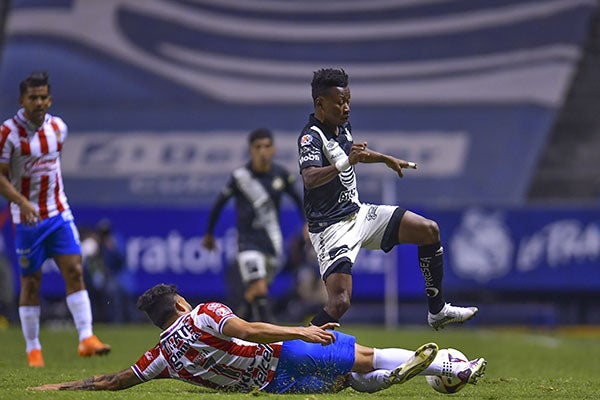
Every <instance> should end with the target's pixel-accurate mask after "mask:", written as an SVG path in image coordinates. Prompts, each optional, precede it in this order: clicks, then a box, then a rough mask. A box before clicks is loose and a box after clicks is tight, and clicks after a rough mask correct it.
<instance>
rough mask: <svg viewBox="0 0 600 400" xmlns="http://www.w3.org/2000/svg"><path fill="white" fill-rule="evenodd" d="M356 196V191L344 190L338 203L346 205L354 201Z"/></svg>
mask: <svg viewBox="0 0 600 400" xmlns="http://www.w3.org/2000/svg"><path fill="white" fill-rule="evenodd" d="M355 196H356V189H350V190H344V191H343V192H342V193H340V197H338V203H345V202H347V201H352V199H353V198H354V197H355Z"/></svg>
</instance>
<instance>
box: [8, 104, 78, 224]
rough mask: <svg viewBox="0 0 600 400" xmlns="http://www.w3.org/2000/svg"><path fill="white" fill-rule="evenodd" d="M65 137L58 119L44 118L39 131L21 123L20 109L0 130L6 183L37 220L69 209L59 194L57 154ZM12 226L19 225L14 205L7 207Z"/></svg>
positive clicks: (60, 177) (59, 182)
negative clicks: (28, 204)
mask: <svg viewBox="0 0 600 400" xmlns="http://www.w3.org/2000/svg"><path fill="white" fill-rule="evenodd" d="M66 137H67V125H66V124H65V123H64V122H63V120H62V119H60V118H59V117H56V116H52V115H50V114H46V118H45V121H44V123H43V125H42V126H41V127H40V128H39V129H37V130H36V129H35V127H33V126H32V124H31V123H30V122H29V121H28V120H27V119H25V117H24V115H23V109H21V110H19V111H18V112H17V114H16V115H15V116H14V117H13V118H11V119H8V120H6V121H4V123H3V124H2V127H1V128H0V163H6V164H8V165H9V174H10V176H9V179H10V181H11V183H12V185H13V186H14V187H15V189H16V190H17V191H18V192H20V193H21V194H22V195H23V196H25V197H26V198H28V199H29V201H30V202H32V203H33V204H34V205H35V206H36V208H37V209H38V212H39V214H40V218H41V219H46V218H49V217H53V216H55V215H57V214H59V213H61V212H62V211H64V210H68V209H69V205H68V204H67V196H66V195H65V192H64V190H63V181H62V174H61V169H60V151H61V149H62V144H63V142H64V141H65V139H66ZM10 210H11V213H12V217H13V222H14V223H15V224H18V223H20V222H21V211H20V208H19V206H18V205H17V204H14V203H12V204H11V207H10Z"/></svg>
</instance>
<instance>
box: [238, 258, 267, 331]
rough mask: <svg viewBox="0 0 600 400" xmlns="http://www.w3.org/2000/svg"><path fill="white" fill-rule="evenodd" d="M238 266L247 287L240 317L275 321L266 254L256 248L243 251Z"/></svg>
mask: <svg viewBox="0 0 600 400" xmlns="http://www.w3.org/2000/svg"><path fill="white" fill-rule="evenodd" d="M238 266H239V268H240V276H241V278H242V283H243V284H244V287H245V289H244V303H243V305H242V307H241V308H240V310H241V311H240V317H242V318H244V319H248V320H253V321H263V322H273V321H274V318H273V314H272V312H271V307H270V304H269V297H268V296H269V283H268V282H269V281H268V271H267V259H266V257H265V255H264V254H262V253H261V252H259V251H256V250H249V251H241V252H240V253H239V254H238ZM242 314H244V315H242Z"/></svg>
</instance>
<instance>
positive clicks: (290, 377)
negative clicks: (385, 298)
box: [33, 284, 486, 393]
mask: <svg viewBox="0 0 600 400" xmlns="http://www.w3.org/2000/svg"><path fill="white" fill-rule="evenodd" d="M137 305H138V308H139V309H141V310H144V311H145V312H146V314H147V315H148V316H149V317H150V319H151V320H152V322H154V324H155V325H156V326H158V327H159V328H160V329H162V330H163V332H162V333H161V335H160V340H159V342H158V343H157V344H156V346H154V347H153V348H151V349H150V350H148V351H147V352H146V353H145V354H144V355H142V356H141V357H140V358H139V360H138V361H137V362H136V363H135V364H134V365H132V366H131V367H130V368H127V369H125V370H123V371H120V372H117V373H113V374H105V375H97V376H94V377H91V378H88V379H82V380H78V381H72V382H65V383H56V384H47V385H42V386H38V387H35V388H33V389H37V390H120V389H126V388H129V387H131V386H135V385H138V384H140V383H144V382H147V381H149V380H151V379H161V378H173V379H178V380H182V381H184V382H188V383H192V384H195V385H201V386H205V387H208V388H213V389H217V390H222V391H228V392H232V391H235V392H249V391H251V390H255V389H258V390H262V391H265V392H268V393H327V392H330V393H331V392H336V391H339V390H342V389H344V388H346V387H349V386H350V387H352V388H353V389H355V390H357V391H360V392H368V393H372V392H376V391H379V390H382V389H386V388H388V387H390V386H391V385H393V384H401V383H404V382H406V381H407V380H409V379H411V378H413V377H415V376H416V375H442V374H446V375H447V376H450V377H452V378H456V379H460V380H461V381H463V382H466V383H471V384H475V383H476V382H477V380H478V379H479V378H480V377H482V376H483V374H484V372H485V367H486V361H485V360H484V359H483V358H477V359H475V360H472V361H449V360H448V358H447V357H446V359H444V357H442V356H438V346H437V345H436V344H435V343H427V344H424V345H422V346H421V347H419V348H418V349H417V350H416V351H410V350H405V349H400V348H387V349H376V348H372V347H366V346H362V345H360V344H358V343H356V339H355V338H354V337H353V336H350V335H347V334H344V333H342V332H334V331H331V330H330V329H331V328H334V327H337V326H338V324H336V323H327V324H325V325H323V326H322V327H317V326H314V325H310V326H308V327H286V326H280V325H274V324H270V323H266V322H248V321H245V320H243V319H241V318H239V317H237V316H236V315H235V314H234V313H233V312H232V311H231V309H230V308H229V307H227V306H226V305H224V304H222V303H216V302H210V303H202V304H200V305H198V306H196V307H195V308H192V306H191V305H190V304H189V303H188V302H187V301H186V300H185V299H184V298H183V297H181V296H180V295H179V294H178V293H177V289H176V288H175V286H173V285H165V284H158V285H156V286H154V287H153V288H151V289H149V290H147V291H146V292H145V293H144V294H143V295H142V296H140V298H139V299H138V304H137Z"/></svg>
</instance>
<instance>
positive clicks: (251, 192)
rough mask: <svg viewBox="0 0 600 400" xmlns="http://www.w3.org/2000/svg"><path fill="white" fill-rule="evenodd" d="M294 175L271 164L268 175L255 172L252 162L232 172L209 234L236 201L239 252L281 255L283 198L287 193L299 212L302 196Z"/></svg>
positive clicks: (215, 209) (208, 230)
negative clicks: (224, 212)
mask: <svg viewBox="0 0 600 400" xmlns="http://www.w3.org/2000/svg"><path fill="white" fill-rule="evenodd" d="M295 180H296V179H295V176H294V175H291V174H290V173H289V172H288V171H287V170H286V169H285V168H283V167H281V166H279V165H277V164H272V165H271V170H270V171H269V172H267V173H258V172H255V171H253V170H252V168H251V167H250V163H248V164H247V165H246V166H244V167H240V168H238V169H236V170H235V171H233V173H232V174H231V177H230V178H229V181H228V182H227V185H226V186H225V187H224V188H223V190H222V191H221V193H220V195H219V197H218V198H217V200H216V202H215V204H214V206H213V208H212V210H211V212H210V215H209V219H208V228H207V232H208V233H211V234H212V233H213V231H214V228H215V225H216V223H217V219H218V217H219V214H220V212H221V209H222V208H223V206H224V205H225V203H226V202H227V201H228V200H229V199H230V198H231V197H234V198H235V210H236V219H237V229H238V245H239V250H240V251H245V250H258V251H260V252H262V253H265V254H270V255H280V254H281V252H282V246H283V243H282V237H281V230H280V226H279V211H280V204H281V197H282V195H283V194H284V193H286V194H288V195H289V196H290V197H291V198H292V200H293V201H294V203H296V205H297V206H298V208H299V209H300V208H301V207H302V205H301V200H300V196H299V195H298V193H297V192H296V190H295V189H294V182H295Z"/></svg>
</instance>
